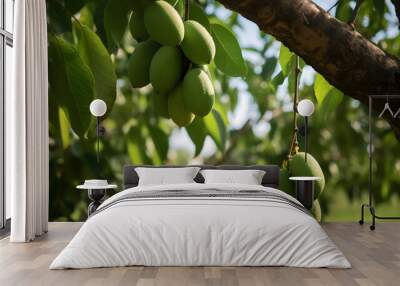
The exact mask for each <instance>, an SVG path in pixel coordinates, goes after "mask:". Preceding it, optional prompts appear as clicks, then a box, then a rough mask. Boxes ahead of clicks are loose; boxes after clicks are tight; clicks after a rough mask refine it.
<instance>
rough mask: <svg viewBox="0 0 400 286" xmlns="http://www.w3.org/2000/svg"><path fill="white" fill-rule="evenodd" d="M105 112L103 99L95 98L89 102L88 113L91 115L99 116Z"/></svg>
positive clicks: (105, 106)
mask: <svg viewBox="0 0 400 286" xmlns="http://www.w3.org/2000/svg"><path fill="white" fill-rule="evenodd" d="M106 112H107V104H106V103H105V102H104V100H101V99H95V100H93V101H92V102H91V103H90V113H92V115H93V116H96V117H101V116H103V115H104V114H106Z"/></svg>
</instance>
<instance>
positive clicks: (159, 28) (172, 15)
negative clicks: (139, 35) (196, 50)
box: [144, 1, 185, 46]
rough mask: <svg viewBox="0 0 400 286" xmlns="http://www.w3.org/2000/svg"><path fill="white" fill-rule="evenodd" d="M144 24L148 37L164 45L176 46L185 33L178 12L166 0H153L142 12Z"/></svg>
mask: <svg viewBox="0 0 400 286" xmlns="http://www.w3.org/2000/svg"><path fill="white" fill-rule="evenodd" d="M144 24H145V26H146V30H147V32H148V33H149V34H150V38H151V39H153V40H154V41H156V42H158V43H160V44H162V45H166V46H178V45H179V44H180V43H181V42H182V40H183V37H184V35H185V27H184V25H183V21H182V19H181V17H180V16H179V13H178V12H177V11H176V10H175V9H174V7H172V6H171V4H169V3H168V2H166V1H155V2H153V3H151V4H150V5H149V6H147V8H146V10H145V12H144Z"/></svg>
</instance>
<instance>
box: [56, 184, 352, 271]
mask: <svg viewBox="0 0 400 286" xmlns="http://www.w3.org/2000/svg"><path fill="white" fill-rule="evenodd" d="M207 189H214V190H218V191H224V190H229V191H232V190H236V191H239V190H241V191H246V190H262V191H267V192H270V193H273V194H276V195H279V196H284V197H286V198H288V199H290V200H292V201H293V202H297V201H296V200H295V199H293V198H292V197H290V196H288V195H286V194H285V193H283V192H281V191H279V190H276V189H272V188H266V187H262V186H254V185H238V184H235V185H232V184H207V185H206V184H179V185H164V186H146V187H135V188H131V189H127V190H125V191H122V192H120V193H118V194H116V195H114V196H112V197H111V198H109V199H108V200H106V201H105V202H104V203H103V204H102V205H101V206H100V209H101V208H103V211H100V212H99V213H97V214H95V215H94V216H92V217H90V218H89V219H88V220H87V221H86V222H85V224H84V225H83V226H82V227H81V229H80V230H79V232H78V233H77V234H76V235H75V237H74V238H73V239H72V241H71V242H70V243H69V244H68V245H67V247H65V249H64V250H63V251H62V252H61V253H60V254H59V255H58V256H57V257H56V259H55V260H54V261H53V262H52V264H51V266H50V269H63V268H91V267H113V266H127V265H145V266H194V265H198V266H200V265H203V266H206V265H214V266H242V265H243V266H244V265H247V266H294V267H333V268H350V267H351V266H350V263H349V262H348V261H347V259H346V258H345V257H344V255H343V254H342V252H341V251H340V250H339V249H338V248H337V247H336V245H335V244H334V243H333V242H332V240H331V239H330V238H329V237H328V236H327V234H326V233H325V231H324V230H323V229H322V228H321V226H320V225H319V223H318V222H317V221H316V220H315V219H314V218H312V217H311V216H310V215H308V214H307V213H304V212H302V211H301V210H299V209H298V208H295V207H293V206H291V205H289V204H283V203H279V202H274V201H273V200H272V201H267V200H263V199H258V198H235V197H226V198H212V197H207V198H204V197H202V198H197V197H193V198H191V197H185V198H152V199H141V200H131V201H130V200H127V201H121V202H118V203H115V204H113V202H115V201H116V200H117V201H118V199H121V198H122V197H124V196H129V194H131V193H132V192H145V191H164V190H198V191H203V192H204V191H207ZM297 203H298V202H297ZM107 206H108V207H107Z"/></svg>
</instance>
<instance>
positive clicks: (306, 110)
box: [297, 99, 314, 116]
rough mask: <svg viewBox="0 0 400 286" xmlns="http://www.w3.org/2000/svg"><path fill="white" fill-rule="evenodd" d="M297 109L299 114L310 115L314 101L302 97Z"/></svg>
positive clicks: (312, 111)
mask: <svg viewBox="0 0 400 286" xmlns="http://www.w3.org/2000/svg"><path fill="white" fill-rule="evenodd" d="M297 111H298V112H299V114H300V115H301V116H311V115H312V114H313V113H314V103H313V102H312V101H311V100H309V99H303V100H302V101H300V102H299V104H298V105H297Z"/></svg>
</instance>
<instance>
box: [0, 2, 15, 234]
mask: <svg viewBox="0 0 400 286" xmlns="http://www.w3.org/2000/svg"><path fill="white" fill-rule="evenodd" d="M6 1H7V0H0V13H1V20H0V63H1V64H0V237H2V236H4V235H6V234H7V233H9V231H10V219H7V217H6V215H7V214H6V202H7V199H6V189H5V127H6V124H5V93H6V84H7V83H6V79H5V77H6V57H7V56H9V55H6V49H7V46H8V47H11V48H13V34H12V33H10V32H9V31H7V30H6V29H7V28H6V20H7V19H6V17H7V16H6ZM9 1H10V0H9ZM11 1H12V5H13V9H12V11H13V13H14V14H15V12H14V7H15V0H11ZM12 17H13V19H14V15H12ZM13 28H14V27H13ZM12 30H14V29H12Z"/></svg>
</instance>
